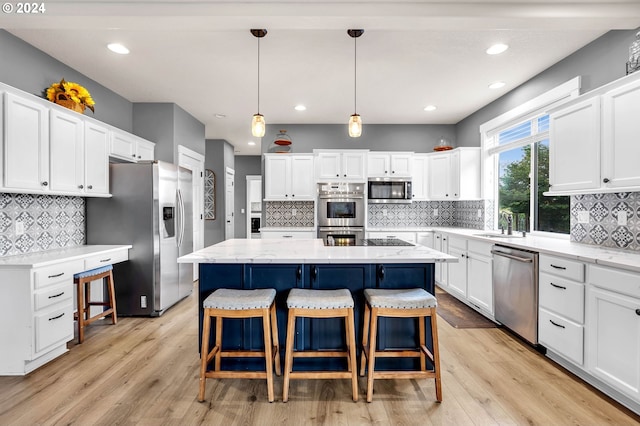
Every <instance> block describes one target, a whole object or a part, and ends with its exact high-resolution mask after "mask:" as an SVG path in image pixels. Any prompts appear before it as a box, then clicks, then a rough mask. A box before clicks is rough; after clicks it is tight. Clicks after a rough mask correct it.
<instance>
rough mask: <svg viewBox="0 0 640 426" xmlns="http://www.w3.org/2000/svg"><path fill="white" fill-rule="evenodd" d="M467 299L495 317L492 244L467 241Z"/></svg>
mask: <svg viewBox="0 0 640 426" xmlns="http://www.w3.org/2000/svg"><path fill="white" fill-rule="evenodd" d="M467 300H468V301H469V303H471V304H472V305H474V306H476V307H477V308H479V309H480V311H482V312H483V313H485V314H488V315H489V316H491V317H493V313H494V312H493V258H492V256H491V244H490V243H485V242H481V241H476V240H469V241H468V242H467Z"/></svg>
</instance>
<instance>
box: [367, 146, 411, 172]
mask: <svg viewBox="0 0 640 426" xmlns="http://www.w3.org/2000/svg"><path fill="white" fill-rule="evenodd" d="M412 165H413V153H412V152H394V153H391V152H369V155H368V157H367V175H368V176H369V177H411V169H412Z"/></svg>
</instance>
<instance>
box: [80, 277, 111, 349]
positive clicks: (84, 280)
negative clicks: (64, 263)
mask: <svg viewBox="0 0 640 426" xmlns="http://www.w3.org/2000/svg"><path fill="white" fill-rule="evenodd" d="M99 279H102V280H103V281H104V280H105V279H106V280H107V292H108V293H109V294H108V299H107V300H102V301H92V300H91V286H90V285H89V284H91V281H95V280H99ZM73 282H74V283H75V284H76V287H77V289H78V313H77V320H78V343H82V342H84V328H85V327H86V326H87V325H89V324H91V323H92V322H94V321H97V320H99V319H100V318H104V317H106V316H108V315H111V323H112V324H116V323H117V322H118V315H117V314H116V292H115V289H114V286H113V266H112V265H107V266H101V267H99V268H95V269H90V270H88V271H84V272H80V273H79V274H75V275H74V276H73ZM91 306H102V307H103V308H107V309H103V310H102V311H101V312H100V313H98V314H96V315H94V316H91V313H90V309H91Z"/></svg>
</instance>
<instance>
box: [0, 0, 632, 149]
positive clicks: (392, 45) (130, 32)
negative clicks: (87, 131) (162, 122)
mask: <svg viewBox="0 0 640 426" xmlns="http://www.w3.org/2000/svg"><path fill="white" fill-rule="evenodd" d="M45 6H46V9H47V10H46V12H45V13H44V14H41V15H39V16H28V17H27V16H24V15H17V14H6V13H4V14H2V15H0V27H2V28H5V29H7V30H9V31H10V32H11V33H13V34H14V35H16V36H17V37H19V38H21V39H23V40H25V41H26V42H28V43H30V44H32V45H34V46H36V47H37V48H39V49H41V50H43V51H44V52H46V53H48V54H49V55H51V56H53V57H55V58H57V59H59V60H60V61H62V62H64V63H66V64H68V65H69V66H71V67H72V68H74V69H76V70H78V71H79V72H81V73H83V74H85V75H87V76H88V77H90V78H92V79H94V80H95V81H97V82H99V83H100V84H102V85H104V86H106V87H107V88H109V89H111V90H113V91H114V92H116V93H118V94H120V95H122V96H123V97H125V98H126V99H128V100H130V101H132V102H175V103H176V104H178V105H179V106H180V107H182V108H183V109H185V110H186V111H187V112H189V113H190V114H192V115H193V116H194V117H196V118H197V119H198V120H200V121H201V122H202V123H204V124H205V126H206V137H207V139H226V140H227V141H229V142H230V143H231V144H233V145H234V146H235V150H236V153H237V154H240V155H250V154H259V153H260V141H259V140H257V139H256V138H253V137H252V136H251V131H250V121H251V116H252V115H253V114H254V113H256V112H257V39H256V38H254V37H253V36H252V35H251V33H250V32H249V29H250V28H266V29H267V30H268V34H267V36H266V37H265V38H263V39H262V40H261V42H260V50H261V56H260V112H261V113H262V114H264V116H265V118H266V121H267V123H268V124H276V123H287V124H288V123H291V124H297V123H344V124H345V134H346V132H347V127H346V123H347V121H348V118H349V115H350V114H352V113H353V110H354V93H353V89H354V42H353V39H351V38H350V37H349V36H348V35H347V32H346V30H347V29H348V28H363V29H364V30H365V32H364V35H363V36H362V37H360V38H359V39H358V41H357V50H358V54H357V67H358V69H357V78H358V94H357V112H358V113H359V114H361V116H362V119H363V122H364V125H365V126H366V125H367V124H372V123H377V124H388V123H396V124H407V123H419V124H453V123H457V122H458V121H460V120H461V119H463V118H465V117H466V116H468V115H469V114H470V113H472V112H474V111H476V110H478V109H480V108H481V107H483V106H485V105H487V104H488V103H490V102H491V101H493V100H495V99H497V98H498V97H500V96H502V95H503V94H505V93H506V92H508V91H509V90H512V89H513V88H515V87H517V86H518V85H520V84H522V83H523V82H525V81H526V80H528V79H529V78H531V77H533V76H534V75H536V74H538V73H539V72H540V71H542V70H544V69H546V68H548V67H549V66H550V65H552V64H554V63H556V62H558V61H559V60H560V59H562V58H564V57H566V56H567V55H569V54H571V53H572V52H574V51H576V50H577V49H579V48H580V47H582V46H584V45H586V44H587V43H589V42H591V41H592V40H594V39H596V38H598V37H599V36H601V35H602V34H604V33H605V32H607V31H608V30H610V29H634V28H637V27H639V26H640V1H639V0H617V1H612V0H609V1H598V2H596V1H590V0H581V1H580V0H565V1H564V2H562V3H558V2H557V1H555V0H539V1H523V0H494V1H491V2H486V1H481V0H466V1H462V0H448V1H447V0H441V1H432V0H414V1H370V0H369V1H358V0H356V1H350V2H340V1H338V2H336V1H327V0H316V1H310V0H309V1H287V0H284V1H279V2H271V1H267V0H254V1H253V2H235V1H216V0H192V1H189V2H180V1H161V0H160V1H158V0H138V1H135V2H131V1H123V2H115V1H106V0H102V1H101V0H82V1H57V0H48V1H46V2H45ZM114 41H117V42H121V43H123V44H125V45H126V46H128V47H129V49H130V50H131V54H129V55H126V56H119V55H116V54H113V53H112V52H110V51H108V50H107V49H106V47H105V46H106V44H107V43H111V42H114ZM496 42H502V43H506V44H508V45H509V46H510V49H509V50H508V51H507V52H505V53H503V54H501V55H497V56H489V55H487V54H485V50H486V48H487V47H489V46H490V45H492V44H493V43H496ZM3 60H4V58H3ZM496 80H502V81H504V82H505V83H506V85H505V86H504V87H503V88H502V89H498V90H490V89H488V88H487V86H488V84H489V83H491V82H494V81H496ZM96 101H97V104H98V105H97V107H98V108H99V104H100V100H99V99H97V100H96ZM297 104H304V105H306V107H307V110H306V111H304V112H298V111H295V110H294V109H293V108H294V106H295V105H297ZM429 104H434V105H437V107H438V109H437V110H436V111H434V112H430V113H427V112H425V111H424V110H423V108H424V107H425V106H426V105H429ZM216 114H223V115H224V116H225V118H216ZM267 136H269V135H267ZM251 140H254V141H255V142H257V144H256V146H255V147H250V146H249V145H248V142H249V141H251ZM270 142H271V141H270V140H268V139H267V138H266V137H265V141H264V143H270Z"/></svg>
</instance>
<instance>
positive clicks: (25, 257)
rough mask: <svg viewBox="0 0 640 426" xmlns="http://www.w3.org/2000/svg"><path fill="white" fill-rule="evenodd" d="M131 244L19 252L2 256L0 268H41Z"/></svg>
mask: <svg viewBox="0 0 640 426" xmlns="http://www.w3.org/2000/svg"><path fill="white" fill-rule="evenodd" d="M131 247H133V246H131V245H84V246H75V247H66V248H58V249H52V250H46V251H40V252H37V253H27V254H19V255H15V256H6V257H1V258H0V268H5V269H10V268H14V269H15V268H39V267H42V266H48V265H53V264H56V263H60V262H66V261H72V260H78V259H85V258H87V257H90V256H95V255H102V254H109V253H112V252H115V251H118V250H123V249H130V248H131Z"/></svg>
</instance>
